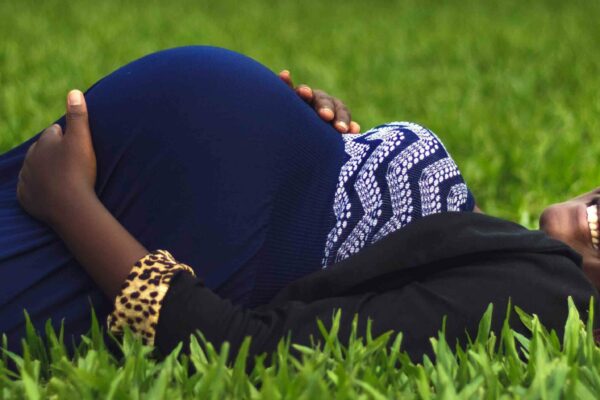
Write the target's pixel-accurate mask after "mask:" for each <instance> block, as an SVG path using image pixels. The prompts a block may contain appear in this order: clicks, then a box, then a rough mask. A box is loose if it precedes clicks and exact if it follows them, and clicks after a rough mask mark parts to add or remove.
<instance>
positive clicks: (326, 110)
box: [319, 107, 334, 119]
mask: <svg viewBox="0 0 600 400" xmlns="http://www.w3.org/2000/svg"><path fill="white" fill-rule="evenodd" d="M319 114H321V115H323V114H327V115H323V116H324V117H326V118H328V119H332V118H333V116H334V114H333V110H332V109H331V108H329V107H322V108H320V109H319Z"/></svg>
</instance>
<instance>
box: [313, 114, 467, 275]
mask: <svg viewBox="0 0 600 400" xmlns="http://www.w3.org/2000/svg"><path fill="white" fill-rule="evenodd" d="M407 135H408V136H407ZM415 136H416V140H414V139H415ZM342 137H343V140H344V147H345V151H346V153H347V154H348V155H349V156H350V158H349V159H348V161H347V162H346V163H345V164H344V165H343V166H342V168H341V170H340V175H339V178H338V184H337V188H336V192H335V196H334V201H333V212H334V215H335V219H336V222H335V226H333V227H332V229H331V230H330V231H329V233H328V235H327V239H326V244H325V249H324V254H323V259H322V267H323V268H326V267H328V266H329V265H331V264H333V263H335V262H339V261H341V260H344V259H346V258H347V257H349V256H351V255H352V254H354V253H357V252H358V251H360V250H361V249H362V248H363V247H364V246H366V245H367V244H370V243H374V242H376V241H378V240H380V239H382V238H384V237H385V236H387V235H389V234H390V233H392V232H394V231H396V230H398V229H400V228H402V227H403V226H405V225H406V224H408V223H410V222H411V220H413V219H414V218H418V217H420V216H426V215H429V214H433V213H436V212H440V211H442V202H441V199H440V191H441V188H443V189H444V190H448V189H450V192H449V193H448V196H447V198H446V199H445V200H446V202H447V205H448V209H449V211H455V210H456V211H460V209H461V206H463V205H464V204H465V203H466V202H467V201H468V196H469V191H468V188H467V186H466V185H465V184H464V183H455V184H454V185H453V186H452V187H450V186H449V184H450V183H445V184H443V183H444V182H446V181H448V180H449V179H452V178H454V177H456V176H458V177H460V173H459V171H458V168H457V167H456V165H455V164H454V161H453V160H452V159H451V158H450V156H449V155H448V153H447V151H446V149H445V148H444V145H443V144H442V143H441V142H440V140H439V139H438V138H437V136H435V134H434V133H433V132H431V131H429V130H428V129H425V128H423V127H421V126H419V125H417V124H414V123H410V122H393V123H390V124H386V125H382V126H379V127H377V128H374V129H372V130H370V131H368V132H366V133H364V134H362V135H342ZM408 137H411V138H412V139H413V140H414V141H412V142H408V143H407V140H408V139H407V138H408ZM384 173H385V183H384V182H383V174H384ZM417 177H418V178H419V179H417ZM379 185H382V186H381V187H380V186H379ZM415 191H418V192H419V193H415ZM446 193H447V192H446ZM384 202H385V208H384ZM419 202H420V204H419ZM388 209H389V210H390V211H391V212H390V211H387V210H388ZM384 210H386V212H385V214H383V211H384ZM419 211H420V212H419ZM359 216H360V218H359ZM385 218H388V219H387V220H385ZM378 225H379V226H381V227H380V228H379V229H378V230H377V231H376V229H377V226H378Z"/></svg>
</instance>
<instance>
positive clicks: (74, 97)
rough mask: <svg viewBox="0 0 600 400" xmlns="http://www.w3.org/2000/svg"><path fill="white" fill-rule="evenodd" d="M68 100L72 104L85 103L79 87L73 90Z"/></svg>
mask: <svg viewBox="0 0 600 400" xmlns="http://www.w3.org/2000/svg"><path fill="white" fill-rule="evenodd" d="M67 102H68V103H69V105H70V106H80V105H81V103H83V93H81V92H80V91H79V90H77V89H75V90H71V91H70V92H69V96H68V97H67Z"/></svg>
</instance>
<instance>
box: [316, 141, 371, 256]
mask: <svg viewBox="0 0 600 400" xmlns="http://www.w3.org/2000/svg"><path fill="white" fill-rule="evenodd" d="M342 137H343V139H344V147H345V151H346V153H347V154H348V155H349V156H350V159H349V160H348V161H347V162H346V163H345V164H344V165H343V166H342V169H341V171H340V177H339V179H338V184H337V189H336V191H335V198H334V200H333V212H334V215H335V219H336V223H335V226H334V227H333V228H332V229H331V231H329V234H328V235H327V244H326V245H325V255H324V257H323V261H322V266H323V267H325V266H327V265H329V264H330V253H331V250H332V248H333V247H334V246H335V244H336V243H337V242H338V240H339V239H340V235H341V234H342V231H343V230H344V229H346V228H347V226H348V219H349V218H350V217H351V216H352V210H351V208H352V204H351V203H350V198H349V197H348V193H347V192H346V189H345V187H344V185H345V183H346V182H348V179H350V178H351V177H352V176H353V175H354V173H355V172H356V170H357V169H358V166H359V165H360V164H361V163H362V161H363V160H364V158H365V156H366V154H367V150H369V145H367V144H362V143H358V142H355V141H354V139H355V136H354V135H342Z"/></svg>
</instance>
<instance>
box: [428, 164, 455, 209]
mask: <svg viewBox="0 0 600 400" xmlns="http://www.w3.org/2000/svg"><path fill="white" fill-rule="evenodd" d="M457 175H459V172H458V168H457V167H456V164H454V161H452V159H451V158H450V157H446V158H442V159H441V160H439V161H436V162H434V163H433V164H431V165H429V166H427V167H426V168H425V169H424V170H423V172H422V173H421V179H419V189H420V191H421V215H423V216H424V217H425V216H427V215H431V214H435V213H439V212H440V211H442V202H441V199H440V184H441V183H442V182H444V181H446V180H448V179H450V178H453V177H455V176H457Z"/></svg>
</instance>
